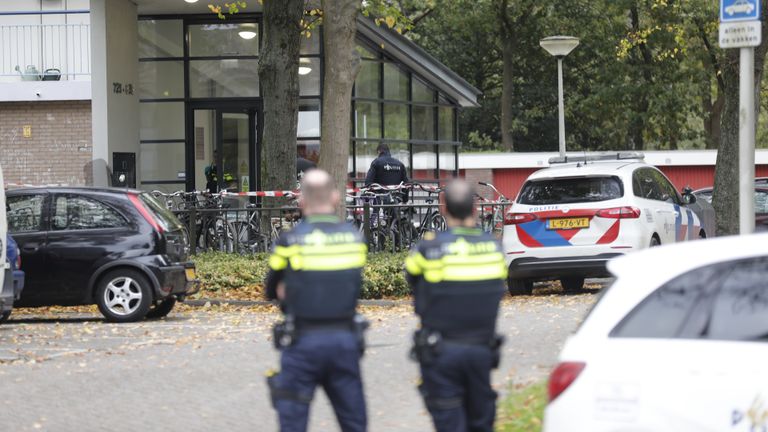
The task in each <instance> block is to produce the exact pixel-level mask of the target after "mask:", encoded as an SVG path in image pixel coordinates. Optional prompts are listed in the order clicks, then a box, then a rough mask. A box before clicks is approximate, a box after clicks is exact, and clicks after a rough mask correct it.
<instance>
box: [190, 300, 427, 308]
mask: <svg viewBox="0 0 768 432" xmlns="http://www.w3.org/2000/svg"><path fill="white" fill-rule="evenodd" d="M411 303H412V301H411V300H359V301H358V304H359V305H361V306H379V307H394V306H402V305H410V304H411ZM182 304H185V305H187V306H192V307H205V305H206V304H207V305H209V306H220V305H229V306H270V305H273V306H277V305H278V303H277V301H268V300H227V299H198V300H186V301H184V302H183V303H182Z"/></svg>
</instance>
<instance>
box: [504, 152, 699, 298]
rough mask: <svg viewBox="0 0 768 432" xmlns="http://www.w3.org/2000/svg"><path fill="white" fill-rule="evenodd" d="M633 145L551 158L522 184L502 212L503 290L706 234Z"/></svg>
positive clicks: (683, 199) (596, 271)
mask: <svg viewBox="0 0 768 432" xmlns="http://www.w3.org/2000/svg"><path fill="white" fill-rule="evenodd" d="M642 160H643V155H642V154H639V153H618V154H617V153H613V154H608V155H595V156H587V157H584V156H579V157H571V156H568V157H566V158H562V159H561V158H553V159H551V160H550V165H551V166H550V168H545V169H542V170H539V171H537V172H535V173H533V174H531V176H530V177H528V180H527V181H526V182H525V184H524V185H523V187H522V189H521V190H520V193H519V195H518V197H517V199H516V200H515V201H514V203H513V204H512V207H511V209H510V210H509V212H508V213H507V214H506V215H505V218H504V233H503V246H504V251H505V255H506V258H507V264H508V265H509V281H508V282H509V291H510V293H511V294H512V295H517V294H530V292H531V290H532V288H533V282H534V281H537V280H553V279H560V281H561V282H562V284H563V287H564V288H565V289H566V290H567V291H571V290H577V289H580V288H581V287H582V286H583V285H584V279H585V278H586V277H601V276H607V271H606V268H605V264H606V262H607V261H608V260H609V259H611V258H614V257H617V256H620V255H623V254H626V253H628V252H632V251H636V250H640V249H644V248H647V247H649V246H657V245H660V244H668V243H675V242H679V241H684V240H693V239H698V238H703V237H706V236H707V228H708V227H704V226H702V223H701V221H700V220H699V217H698V216H697V215H696V214H695V213H694V212H693V210H691V209H690V208H688V207H687V205H689V204H692V203H694V202H695V200H696V198H695V197H694V196H693V195H691V194H686V195H685V196H682V195H680V194H679V193H678V192H677V191H676V190H675V187H674V186H673V185H672V183H671V182H670V181H669V180H668V179H667V178H666V177H665V176H664V174H662V172H661V171H659V170H658V169H656V168H655V167H653V166H651V165H648V164H646V163H644V162H643V161H642Z"/></svg>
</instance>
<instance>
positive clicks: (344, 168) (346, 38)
mask: <svg viewBox="0 0 768 432" xmlns="http://www.w3.org/2000/svg"><path fill="white" fill-rule="evenodd" d="M360 5H361V2H360V0H323V1H322V6H323V36H324V37H323V47H324V48H325V76H324V78H323V109H322V121H321V137H322V138H321V142H320V163H319V167H320V168H321V169H324V170H326V171H328V173H330V174H331V176H332V177H333V180H334V182H335V183H336V185H337V187H338V188H339V189H340V190H341V192H342V197H343V196H344V190H345V188H346V184H347V179H348V163H349V146H350V140H351V136H350V135H351V131H352V125H351V114H352V86H353V85H354V83H355V77H356V76H357V71H358V70H359V68H360V56H359V55H358V54H357V51H356V50H355V35H356V32H357V17H358V14H359V12H360ZM342 201H343V200H342ZM339 215H340V216H341V217H342V218H343V217H344V216H345V209H344V207H343V206H340V208H339Z"/></svg>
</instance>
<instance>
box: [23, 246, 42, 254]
mask: <svg viewBox="0 0 768 432" xmlns="http://www.w3.org/2000/svg"><path fill="white" fill-rule="evenodd" d="M38 249H40V247H39V246H24V247H22V248H21V251H22V252H27V253H34V252H37V250H38Z"/></svg>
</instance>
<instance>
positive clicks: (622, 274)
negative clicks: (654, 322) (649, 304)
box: [544, 234, 768, 432]
mask: <svg viewBox="0 0 768 432" xmlns="http://www.w3.org/2000/svg"><path fill="white" fill-rule="evenodd" d="M766 244H768V234H760V235H753V236H748V237H724V238H719V239H714V240H707V241H704V242H697V243H681V244H676V245H670V246H666V247H662V248H654V249H652V250H647V251H643V252H639V253H636V254H631V255H627V256H625V257H622V258H618V259H615V260H613V261H610V262H609V265H608V267H609V270H610V271H611V272H612V273H613V274H614V275H616V276H617V280H616V282H615V284H614V285H613V286H612V287H611V288H610V289H608V290H607V291H606V292H605V294H604V296H603V298H601V299H600V302H599V303H598V305H597V306H596V307H595V308H594V310H593V311H592V312H591V313H590V315H589V316H588V317H587V319H586V320H585V321H584V323H583V325H582V326H581V327H580V328H579V330H578V331H577V333H576V334H575V335H573V336H571V338H569V340H568V341H567V343H566V345H565V347H564V349H563V350H562V352H561V354H560V361H561V362H583V363H585V364H586V367H585V368H584V370H583V371H582V372H581V374H580V375H579V376H578V378H576V380H575V381H574V382H573V383H572V384H571V385H570V386H569V387H568V388H567V389H566V390H565V391H564V392H563V393H562V394H560V395H559V396H558V397H557V398H556V399H555V400H554V401H552V402H551V403H550V404H549V406H548V407H547V409H546V414H545V422H544V430H545V431H547V432H560V431H589V432H600V431H648V432H651V431H653V432H662V431H670V432H672V431H674V432H687V431H691V432H693V431H744V432H748V431H763V430H766V429H765V428H768V368H767V367H766V359H768V343H765V342H734V341H718V340H697V339H661V338H660V339H650V338H611V337H609V334H610V332H611V331H612V330H613V329H614V328H615V327H616V325H618V323H619V322H620V321H621V320H622V319H623V318H624V317H625V316H626V315H627V314H628V313H629V312H630V311H632V310H633V309H634V308H635V307H636V306H637V305H638V304H639V303H640V302H642V301H643V300H644V299H645V298H646V297H647V296H648V295H650V294H651V293H652V292H654V291H655V290H656V289H658V288H659V287H660V286H661V285H663V284H664V283H666V282H668V281H670V280H671V279H673V278H675V277H677V276H679V275H681V274H683V273H686V272H688V271H691V270H694V269H696V268H699V267H702V266H706V265H711V264H716V263H720V262H724V261H731V260H738V259H741V258H750V257H760V256H766V255H768V253H767V251H766V247H765V245H766ZM724 251H727V252H725V253H724ZM662 263H667V265H664V264H662ZM649 268H653V269H654V271H653V272H649V271H648V269H649ZM766 289H768V288H766Z"/></svg>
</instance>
